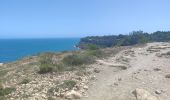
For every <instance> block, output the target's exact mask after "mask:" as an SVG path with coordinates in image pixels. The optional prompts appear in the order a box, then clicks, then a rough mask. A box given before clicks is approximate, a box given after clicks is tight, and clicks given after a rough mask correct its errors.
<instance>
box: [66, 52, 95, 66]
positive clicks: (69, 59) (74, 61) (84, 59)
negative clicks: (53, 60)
mask: <svg viewBox="0 0 170 100" xmlns="http://www.w3.org/2000/svg"><path fill="white" fill-rule="evenodd" d="M92 62H93V59H92V58H91V57H90V56H88V55H85V54H72V55H69V56H66V57H64V59H63V63H64V64H66V65H69V66H70V65H71V66H79V65H83V64H90V63H92Z"/></svg>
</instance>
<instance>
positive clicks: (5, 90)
mask: <svg viewBox="0 0 170 100" xmlns="http://www.w3.org/2000/svg"><path fill="white" fill-rule="evenodd" d="M13 91H15V88H0V96H5V95H8V94H10V93H11V92H13Z"/></svg>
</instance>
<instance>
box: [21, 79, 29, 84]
mask: <svg viewBox="0 0 170 100" xmlns="http://www.w3.org/2000/svg"><path fill="white" fill-rule="evenodd" d="M30 81H31V80H29V79H23V80H22V81H21V82H20V84H28V83H29V82H30Z"/></svg>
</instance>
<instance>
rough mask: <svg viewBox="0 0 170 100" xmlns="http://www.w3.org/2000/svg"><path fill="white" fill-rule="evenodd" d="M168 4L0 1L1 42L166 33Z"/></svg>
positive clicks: (165, 1) (144, 0)
mask: <svg viewBox="0 0 170 100" xmlns="http://www.w3.org/2000/svg"><path fill="white" fill-rule="evenodd" d="M169 3H170V1H168V0H156V1H155V0H142V1H137V0H85V1H80V0H72V1H67V0H62V1H56V0H50V1H46V0H36V1H35V0H29V1H25V0H24V1H23V0H11V1H10V0H9V1H6V0H5V1H0V22H1V23H0V38H1V39H11V38H19V39H20V38H81V37H84V36H97V35H100V36H101V35H117V34H128V33H129V32H131V31H134V30H136V31H137V30H143V31H144V32H149V33H151V32H155V31H169V30H170V27H169V26H170V23H169V18H170V14H169V9H170V6H169Z"/></svg>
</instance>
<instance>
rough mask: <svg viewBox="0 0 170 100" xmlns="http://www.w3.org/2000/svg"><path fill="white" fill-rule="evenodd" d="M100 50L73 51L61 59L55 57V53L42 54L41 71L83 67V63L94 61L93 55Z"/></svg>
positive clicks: (59, 70)
mask: <svg viewBox="0 0 170 100" xmlns="http://www.w3.org/2000/svg"><path fill="white" fill-rule="evenodd" d="M93 49H94V48H93ZM97 51H98V50H88V51H83V52H72V53H69V54H66V55H64V54H63V57H60V60H57V61H56V59H53V58H55V57H58V56H55V54H53V55H51V53H50V54H49V55H48V54H45V55H41V56H40V61H39V63H40V64H39V73H40V74H45V73H49V72H62V71H68V70H74V69H82V68H84V66H83V65H86V64H91V63H93V62H94V59H93V57H94V56H97V55H98V52H97Z"/></svg>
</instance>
